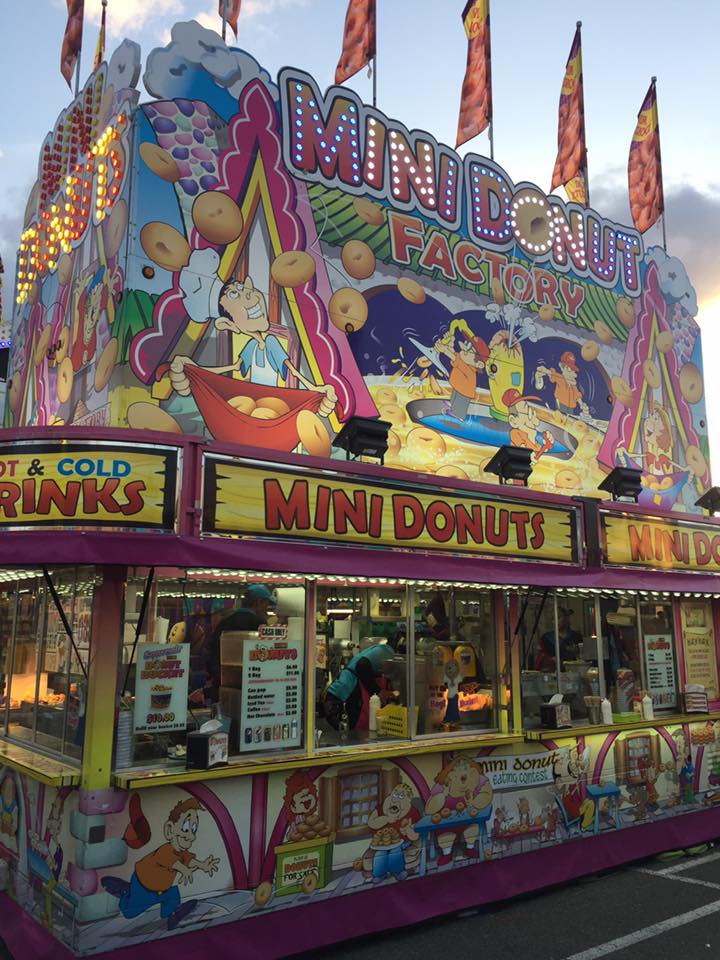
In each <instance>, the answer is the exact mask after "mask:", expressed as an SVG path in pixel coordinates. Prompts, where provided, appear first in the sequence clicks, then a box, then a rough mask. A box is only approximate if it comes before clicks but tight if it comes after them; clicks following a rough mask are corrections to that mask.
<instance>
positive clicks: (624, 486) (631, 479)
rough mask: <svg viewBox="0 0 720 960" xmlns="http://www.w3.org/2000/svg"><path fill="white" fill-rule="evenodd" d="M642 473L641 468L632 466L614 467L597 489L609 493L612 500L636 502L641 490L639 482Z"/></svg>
mask: <svg viewBox="0 0 720 960" xmlns="http://www.w3.org/2000/svg"><path fill="white" fill-rule="evenodd" d="M642 474H643V472H642V470H635V469H634V468H633V467H615V468H614V469H613V470H611V471H610V473H609V474H608V475H607V476H606V477H605V479H604V480H603V482H602V483H601V484H600V486H599V487H598V490H604V491H605V492H606V493H609V494H610V496H611V497H612V498H613V500H627V501H630V502H631V503H637V502H638V497H639V496H640V491H641V490H642V484H641V483H640V479H641V477H642Z"/></svg>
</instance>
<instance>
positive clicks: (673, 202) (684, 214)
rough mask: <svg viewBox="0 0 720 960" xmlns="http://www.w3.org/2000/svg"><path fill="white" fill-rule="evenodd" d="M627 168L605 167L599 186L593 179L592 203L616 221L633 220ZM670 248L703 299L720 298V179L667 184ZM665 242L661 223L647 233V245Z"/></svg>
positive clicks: (705, 300)
mask: <svg viewBox="0 0 720 960" xmlns="http://www.w3.org/2000/svg"><path fill="white" fill-rule="evenodd" d="M626 178H627V173H626V171H625V170H624V169H621V168H615V169H613V170H605V171H603V172H602V174H601V176H600V177H598V180H600V179H601V183H602V185H601V186H595V185H594V183H593V181H592V180H591V182H590V189H591V193H590V201H591V204H592V206H593V209H595V210H599V211H600V212H601V213H602V215H603V216H604V217H608V218H609V219H611V220H615V221H617V222H618V223H626V224H630V223H632V220H631V218H630V205H629V202H628V192H627V179H626ZM665 207H666V229H667V240H668V254H669V255H670V256H672V257H678V259H680V260H681V261H682V262H683V264H684V265H685V268H686V269H687V272H688V276H689V278H690V282H691V283H692V285H693V286H694V287H695V290H696V291H697V295H698V300H699V301H700V303H701V304H703V303H709V302H711V301H713V300H717V299H720V271H718V267H717V225H718V223H720V184H710V185H709V186H708V187H707V189H705V190H699V189H698V188H697V187H694V186H693V185H692V184H689V183H682V184H677V185H672V186H667V187H666V189H665ZM661 243H662V233H661V231H660V227H659V226H656V227H652V228H651V229H650V230H649V231H648V232H647V233H646V234H645V246H646V247H650V246H655V245H657V244H661Z"/></svg>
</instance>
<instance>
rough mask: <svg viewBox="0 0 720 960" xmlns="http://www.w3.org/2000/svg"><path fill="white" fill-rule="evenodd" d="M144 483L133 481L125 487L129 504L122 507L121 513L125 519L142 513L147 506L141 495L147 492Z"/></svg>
mask: <svg viewBox="0 0 720 960" xmlns="http://www.w3.org/2000/svg"><path fill="white" fill-rule="evenodd" d="M146 489H147V488H146V486H145V483H144V481H142V480H131V481H130V483H128V484H126V485H125V488H124V489H123V493H124V494H125V496H126V497H127V503H124V504H123V505H122V506H121V507H120V512H121V513H122V514H123V516H125V517H132V516H134V515H135V514H136V513H140V511H141V510H142V509H143V507H144V506H145V500H144V499H143V497H142V496H141V494H142V493H143V492H144V491H145V490H146Z"/></svg>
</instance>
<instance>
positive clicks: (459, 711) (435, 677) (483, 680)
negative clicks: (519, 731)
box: [414, 588, 498, 734]
mask: <svg viewBox="0 0 720 960" xmlns="http://www.w3.org/2000/svg"><path fill="white" fill-rule="evenodd" d="M415 598H416V603H415V624H414V627H415V630H414V633H415V702H416V704H417V706H418V709H419V732H420V733H425V734H431V733H438V732H442V733H450V732H462V731H469V730H477V729H495V728H496V727H497V726H498V720H497V716H498V714H497V674H498V669H497V643H496V632H495V621H494V615H493V594H492V593H489V592H488V591H481V590H460V589H454V588H450V589H442V590H441V589H427V590H418V591H417V592H416V594H415Z"/></svg>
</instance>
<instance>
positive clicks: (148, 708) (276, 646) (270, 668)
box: [115, 568, 306, 766]
mask: <svg viewBox="0 0 720 960" xmlns="http://www.w3.org/2000/svg"><path fill="white" fill-rule="evenodd" d="M136 641H137V643H136ZM150 645H151V646H150ZM305 647H306V644H305V583H304V579H303V578H302V577H299V576H295V575H292V574H288V575H284V574H278V575H277V576H273V577H268V576H263V575H261V574H256V575H252V574H244V573H236V572H231V571H221V570H191V571H186V570H172V569H167V568H164V569H158V570H155V571H154V572H153V574H152V576H151V571H150V570H145V569H143V570H134V571H131V573H130V576H129V578H128V583H127V588H126V597H125V624H124V636H123V654H122V663H121V665H120V675H119V683H120V692H121V702H122V704H123V707H124V709H123V711H122V712H121V714H125V716H122V715H121V718H120V725H121V729H119V732H118V738H117V742H116V758H115V764H116V766H131V765H132V764H133V763H137V764H145V763H150V762H159V761H164V762H167V761H168V760H172V761H182V762H185V760H186V756H187V749H188V740H187V734H188V733H189V732H199V731H201V728H202V726H203V724H205V723H207V722H208V721H209V720H211V719H216V720H218V721H219V722H220V725H221V727H222V728H223V729H224V730H225V731H226V732H227V733H228V741H229V742H228V746H229V753H230V754H231V755H234V754H244V753H247V754H250V755H251V754H253V753H255V752H259V751H262V752H265V751H274V750H283V749H291V748H297V747H301V746H303V744H304V742H305V736H304V709H303V708H304V696H305V694H304V676H305ZM195 742H197V741H195Z"/></svg>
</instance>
